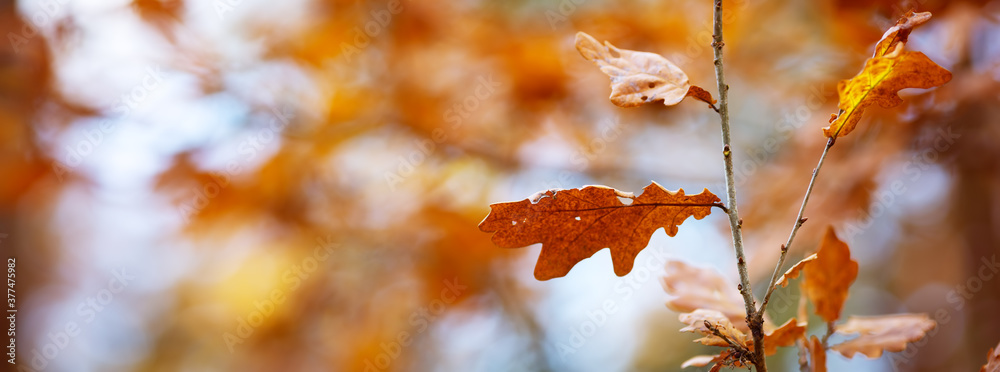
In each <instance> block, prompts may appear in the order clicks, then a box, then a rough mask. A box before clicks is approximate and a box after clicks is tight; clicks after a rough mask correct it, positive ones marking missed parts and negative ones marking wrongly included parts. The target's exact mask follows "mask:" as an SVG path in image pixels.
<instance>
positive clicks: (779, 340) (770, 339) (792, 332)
mask: <svg viewBox="0 0 1000 372" xmlns="http://www.w3.org/2000/svg"><path fill="white" fill-rule="evenodd" d="M805 335H806V326H805V323H801V322H799V321H797V320H795V318H792V319H789V320H788V321H787V322H785V324H782V325H781V326H780V327H778V328H775V329H774V330H773V331H771V332H768V333H766V334H764V355H774V354H777V353H778V348H779V347H786V346H792V345H795V341H796V340H798V339H800V338H803V337H805Z"/></svg>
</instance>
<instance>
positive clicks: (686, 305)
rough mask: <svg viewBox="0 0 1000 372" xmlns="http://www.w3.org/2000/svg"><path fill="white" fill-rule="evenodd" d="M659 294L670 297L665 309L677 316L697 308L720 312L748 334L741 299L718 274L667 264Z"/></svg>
mask: <svg viewBox="0 0 1000 372" xmlns="http://www.w3.org/2000/svg"><path fill="white" fill-rule="evenodd" d="M660 285H662V286H663V291H664V292H666V293H667V294H669V295H671V296H673V297H672V298H671V299H670V300H668V301H667V307H668V308H670V309H671V310H673V311H676V312H680V313H687V312H692V311H695V310H697V309H708V310H716V311H719V312H721V313H722V314H723V315H725V316H726V317H727V318H729V321H730V322H732V323H733V324H734V325H736V327H737V328H739V329H740V330H742V331H744V332H749V330H750V328H749V327H747V324H746V316H747V313H746V308H745V306H744V305H743V297H741V296H740V292H739V291H738V290H737V289H736V284H735V283H731V282H730V281H729V280H728V279H726V278H725V277H724V276H722V274H719V272H718V271H716V270H714V269H707V268H700V267H695V266H691V265H688V264H686V263H684V262H681V261H669V262H667V268H666V276H664V277H663V278H661V280H660Z"/></svg>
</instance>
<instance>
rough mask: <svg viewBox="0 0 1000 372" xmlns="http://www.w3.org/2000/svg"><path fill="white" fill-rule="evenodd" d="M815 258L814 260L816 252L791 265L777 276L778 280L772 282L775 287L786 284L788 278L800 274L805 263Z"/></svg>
mask: <svg viewBox="0 0 1000 372" xmlns="http://www.w3.org/2000/svg"><path fill="white" fill-rule="evenodd" d="M815 260H816V254H815V253H814V254H813V255H812V256H809V257H806V258H804V259H802V261H799V263H797V264H795V266H792V267H791V268H790V269H788V271H786V272H785V273H784V274H782V275H781V277H780V278H778V281H777V282H775V283H774V286H775V288H777V287H779V286H780V287H785V286H787V285H788V281H789V280H792V279H795V278H798V277H799V275H801V274H802V269H803V268H805V267H806V264H808V263H810V262H812V261H815Z"/></svg>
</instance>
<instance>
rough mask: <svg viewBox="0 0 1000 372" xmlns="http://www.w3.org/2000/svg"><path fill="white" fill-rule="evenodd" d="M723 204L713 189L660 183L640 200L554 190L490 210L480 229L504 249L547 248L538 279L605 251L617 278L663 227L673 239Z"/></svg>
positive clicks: (599, 189) (606, 192) (607, 192)
mask: <svg viewBox="0 0 1000 372" xmlns="http://www.w3.org/2000/svg"><path fill="white" fill-rule="evenodd" d="M619 198H626V199H631V201H632V203H631V204H624V203H622V201H621V200H619ZM720 201H721V200H720V199H719V197H718V196H715V194H712V193H711V192H709V191H708V189H705V190H704V191H702V192H701V193H699V194H695V195H685V194H684V190H683V189H681V190H677V191H676V192H674V191H668V190H666V189H664V188H663V187H662V186H660V185H659V184H657V183H656V182H653V183H651V184H650V185H649V186H646V187H645V188H644V189H643V193H642V195H639V196H633V195H632V194H631V193H625V192H621V191H618V190H615V189H612V188H609V187H605V186H587V187H584V188H582V189H569V190H548V191H544V192H541V193H538V194H535V196H533V197H532V198H529V199H524V200H521V201H519V202H511V203H497V204H493V205H490V209H491V211H490V214H489V215H488V216H486V219H484V220H483V222H481V223H480V224H479V229H480V230H482V231H484V232H488V233H493V232H495V233H496V234H494V235H493V238H492V240H493V243H494V244H496V245H498V246H500V247H503V248H520V247H525V246H528V245H531V244H535V243H542V252H541V253H540V254H539V255H538V262H537V263H536V264H535V278H536V279H538V280H548V279H552V278H558V277H562V276H565V275H566V274H567V273H569V270H570V269H571V268H573V266H574V265H576V264H577V263H578V262H580V261H582V260H583V259H585V258H587V257H590V256H593V255H594V253H596V252H597V251H599V250H601V249H604V248H610V249H611V261H612V263H613V264H614V269H615V274H617V275H618V276H624V275H625V274H628V273H629V272H630V271H632V265H633V264H634V261H635V257H636V255H638V254H639V251H641V250H643V248H645V247H646V245H647V244H649V238H650V236H651V235H652V234H653V232H654V231H656V230H657V229H659V228H661V227H663V228H664V230H666V233H667V235H669V236H674V235H677V226H678V225H680V224H681V223H682V222H684V220H685V219H687V218H688V217H692V216H693V217H694V218H695V219H699V220H700V219H702V218H705V216H708V215H709V214H711V212H712V207H713V206H716V205H719V204H718V203H719V202H720Z"/></svg>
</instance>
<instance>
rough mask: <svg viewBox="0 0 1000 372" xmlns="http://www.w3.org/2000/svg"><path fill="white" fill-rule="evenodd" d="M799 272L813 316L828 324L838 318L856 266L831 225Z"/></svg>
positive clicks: (856, 271) (845, 245)
mask: <svg viewBox="0 0 1000 372" xmlns="http://www.w3.org/2000/svg"><path fill="white" fill-rule="evenodd" d="M802 270H803V271H804V272H805V279H804V280H803V282H802V288H803V290H804V292H805V295H806V297H808V298H809V301H812V303H813V305H815V306H816V314H817V315H819V316H820V317H822V318H823V320H825V321H827V322H833V321H836V320H837V319H839V318H840V310H841V309H842V308H843V307H844V301H846V300H847V293H848V290H850V287H851V283H853V282H854V279H855V278H857V277H858V263H857V262H856V261H854V260H852V259H851V250H850V248H848V247H847V243H844V242H842V241H840V239H837V234H836V233H835V232H834V231H833V226H828V227H827V229H826V234H825V235H824V236H823V241H822V242H820V246H819V251H818V252H816V259H815V260H812V261H809V262H807V263H805V264H804V267H803V268H802Z"/></svg>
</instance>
